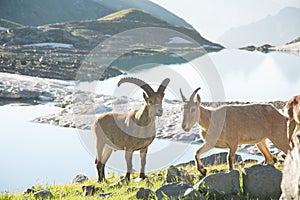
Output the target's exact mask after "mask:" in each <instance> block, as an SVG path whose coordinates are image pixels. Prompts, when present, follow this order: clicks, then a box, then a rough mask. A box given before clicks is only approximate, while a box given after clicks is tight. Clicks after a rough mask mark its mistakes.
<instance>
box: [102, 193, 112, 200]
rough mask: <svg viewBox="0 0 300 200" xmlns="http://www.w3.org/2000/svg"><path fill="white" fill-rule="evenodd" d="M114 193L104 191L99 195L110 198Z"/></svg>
mask: <svg viewBox="0 0 300 200" xmlns="http://www.w3.org/2000/svg"><path fill="white" fill-rule="evenodd" d="M113 194H114V193H112V192H108V193H102V194H99V197H100V198H105V199H106V198H108V197H110V196H111V195H113Z"/></svg>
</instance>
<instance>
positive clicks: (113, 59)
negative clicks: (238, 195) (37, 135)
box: [0, 9, 223, 81]
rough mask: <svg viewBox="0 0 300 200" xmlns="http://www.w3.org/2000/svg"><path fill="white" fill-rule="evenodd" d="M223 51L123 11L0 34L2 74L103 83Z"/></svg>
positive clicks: (191, 32)
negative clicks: (130, 72) (139, 69)
mask: <svg viewBox="0 0 300 200" xmlns="http://www.w3.org/2000/svg"><path fill="white" fill-rule="evenodd" d="M118 33H120V34H118ZM188 36H189V37H188ZM191 38H192V39H193V40H192V39H191ZM194 40H195V41H197V42H194ZM101 42H103V43H102V44H101ZM199 44H200V46H199ZM53 47H55V48H53ZM222 48H223V47H222V46H221V45H218V44H215V43H212V42H210V41H208V40H206V39H205V38H203V37H202V36H201V35H200V34H199V33H198V32H197V31H196V30H195V29H193V28H188V27H182V26H175V25H172V24H169V23H167V22H166V21H163V20H160V19H158V18H156V17H154V16H152V15H151V14H149V13H147V12H145V11H142V10H137V9H126V10H121V11H118V12H115V13H111V14H109V15H107V16H105V17H102V18H99V19H93V20H81V21H71V22H60V23H54V24H47V25H42V26H39V27H35V26H23V27H19V28H11V29H9V30H6V29H4V30H0V54H1V55H2V59H3V62H1V63H0V71H1V72H9V73H19V74H25V75H30V76H39V77H46V78H56V79H64V80H74V79H75V78H76V77H80V80H86V81H91V80H99V79H100V80H103V79H106V78H110V77H113V76H116V75H119V74H120V73H121V71H126V70H131V69H133V68H135V67H136V66H145V65H147V67H150V66H149V65H148V64H151V66H152V67H154V66H157V65H161V64H165V65H168V64H179V63H186V62H188V61H190V60H192V59H195V58H197V57H199V56H201V55H204V54H206V53H207V52H209V51H220V50H221V49H222ZM86 59H87V60H86ZM89 59H90V60H89ZM82 66H84V67H82ZM78 70H79V71H78ZM120 70H121V71H120ZM95 71H96V72H95ZM99 73H100V74H99Z"/></svg>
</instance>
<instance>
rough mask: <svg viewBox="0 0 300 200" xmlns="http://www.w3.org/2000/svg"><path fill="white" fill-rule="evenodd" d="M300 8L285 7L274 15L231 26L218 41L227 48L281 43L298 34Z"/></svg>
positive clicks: (299, 29) (299, 28) (299, 31)
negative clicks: (243, 24) (234, 26)
mask: <svg viewBox="0 0 300 200" xmlns="http://www.w3.org/2000/svg"><path fill="white" fill-rule="evenodd" d="M299 19H300V8H293V7H287V8H284V9H282V10H281V11H280V12H279V13H278V14H276V15H274V16H267V17H265V18H264V19H262V20H259V21H257V22H254V23H251V24H248V25H245V26H241V27H236V28H231V29H230V30H228V31H226V32H225V33H224V34H223V35H222V36H221V37H219V38H218V40H217V41H218V42H220V43H221V44H223V45H225V46H226V47H228V48H239V47H243V46H248V45H255V46H261V45H263V44H266V43H268V44H271V45H276V46H277V45H282V44H284V43H286V41H291V40H293V39H294V38H296V37H298V36H299V34H300V20H299Z"/></svg>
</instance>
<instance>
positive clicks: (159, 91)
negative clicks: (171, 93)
mask: <svg viewBox="0 0 300 200" xmlns="http://www.w3.org/2000/svg"><path fill="white" fill-rule="evenodd" d="M169 82H170V79H169V78H166V79H165V80H163V82H161V84H160V86H159V88H158V89H157V92H156V93H157V94H160V95H164V93H165V90H166V88H167V86H168V84H169Z"/></svg>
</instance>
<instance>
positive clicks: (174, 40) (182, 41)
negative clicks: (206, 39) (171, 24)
mask: <svg viewBox="0 0 300 200" xmlns="http://www.w3.org/2000/svg"><path fill="white" fill-rule="evenodd" d="M167 44H192V42H191V41H189V40H186V39H183V38H181V37H172V38H170V39H169V42H167Z"/></svg>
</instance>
